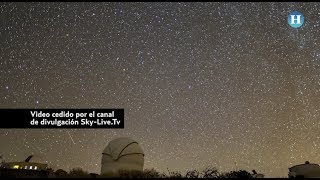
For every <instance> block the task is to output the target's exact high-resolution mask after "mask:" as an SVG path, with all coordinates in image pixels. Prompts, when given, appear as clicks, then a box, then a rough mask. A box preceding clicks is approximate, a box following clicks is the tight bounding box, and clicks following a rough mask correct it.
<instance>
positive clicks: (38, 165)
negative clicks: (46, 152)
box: [2, 155, 48, 171]
mask: <svg viewBox="0 0 320 180" xmlns="http://www.w3.org/2000/svg"><path fill="white" fill-rule="evenodd" d="M33 157H34V156H33V155H30V156H29V157H28V158H27V159H26V160H24V161H19V162H6V163H3V164H2V166H3V168H6V169H26V170H36V171H41V170H47V168H48V165H47V164H46V163H44V162H41V161H37V160H36V158H34V159H33V161H30V160H31V158H33Z"/></svg>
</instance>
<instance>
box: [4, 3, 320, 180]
mask: <svg viewBox="0 0 320 180" xmlns="http://www.w3.org/2000/svg"><path fill="white" fill-rule="evenodd" d="M292 11H299V12H301V13H302V14H303V15H304V18H305V23H304V25H303V26H302V27H301V28H299V29H294V28H291V27H290V26H289V25H288V23H287V16H288V14H289V13H290V12H292ZM0 14H1V16H0V54H1V56H0V108H124V109H125V128H124V129H70V130H66V129H0V155H3V156H4V159H5V160H6V161H22V160H24V159H25V158H26V157H27V156H28V155H30V154H32V153H33V154H36V155H39V156H42V157H44V158H45V159H46V160H47V161H48V163H49V164H50V166H51V167H54V168H55V169H57V168H62V169H65V170H69V169H70V168H74V167H81V168H83V169H84V170H87V171H89V172H96V173H100V161H101V153H102V150H103V149H104V147H105V146H106V145H107V143H108V142H109V141H111V140H112V139H114V138H117V137H121V136H128V137H130V138H132V139H134V140H136V141H138V142H139V143H140V144H141V146H142V148H143V149H144V151H145V168H151V167H152V168H155V169H156V170H159V171H162V172H165V173H167V172H168V171H167V168H168V169H169V170H170V171H174V170H177V171H181V172H182V173H184V172H185V171H186V170H191V169H202V168H204V167H207V166H214V167H216V168H218V170H219V171H230V170H235V169H244V170H247V171H251V170H252V169H256V170H257V172H258V173H264V174H265V175H266V176H267V177H278V176H283V177H284V176H287V174H288V168H289V167H290V166H292V165H296V164H300V163H304V162H305V161H306V160H309V161H310V162H312V163H317V164H319V163H320V31H319V30H320V3H302V2H295V3H294V2H286V3H276V2H274V3H271V2H270V3H258V2H256V3H249V2H246V3H245V2H243V3H236V2H233V3H225V2H220V3H204V2H201V3H200V2H199V3H174V2H172V3H168V2H158V3H151V2H150V3H147V2H144V3H142V2H140V3H138V2H132V3H129V2H122V3H119V2H118V3H110V2H104V3H98V2H91V3H87V2H78V3H71V2H51V3H50V2H46V3H39V2H33V3H26V2H11V3H8V2H7V3H0ZM6 121H10V119H4V118H1V122H2V123H5V122H6ZM17 123H18V122H17Z"/></svg>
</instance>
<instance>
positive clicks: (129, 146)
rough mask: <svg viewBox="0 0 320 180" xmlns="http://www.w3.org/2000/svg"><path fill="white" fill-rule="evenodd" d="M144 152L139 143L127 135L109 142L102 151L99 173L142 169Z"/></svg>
mask: <svg viewBox="0 0 320 180" xmlns="http://www.w3.org/2000/svg"><path fill="white" fill-rule="evenodd" d="M143 165H144V152H143V150H142V148H141V147H140V145H139V144H138V143H137V142H136V141H135V140H132V139H130V138H127V137H121V138H117V139H114V140H112V141H110V142H109V144H108V145H107V147H106V148H105V149H104V150H103V152H102V160H101V174H106V173H117V172H118V171H119V170H120V169H125V170H138V171H142V170H143Z"/></svg>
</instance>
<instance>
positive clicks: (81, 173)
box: [69, 168, 90, 177]
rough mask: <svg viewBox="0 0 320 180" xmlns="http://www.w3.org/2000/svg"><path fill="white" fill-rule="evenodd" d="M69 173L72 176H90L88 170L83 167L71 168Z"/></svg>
mask: <svg viewBox="0 0 320 180" xmlns="http://www.w3.org/2000/svg"><path fill="white" fill-rule="evenodd" d="M69 175H70V176H71V177H90V175H89V173H88V172H87V171H84V170H82V168H73V169H71V170H70V172H69Z"/></svg>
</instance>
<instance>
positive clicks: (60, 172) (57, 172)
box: [54, 169, 68, 177]
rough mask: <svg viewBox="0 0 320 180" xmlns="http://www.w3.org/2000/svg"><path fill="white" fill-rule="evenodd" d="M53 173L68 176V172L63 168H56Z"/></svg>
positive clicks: (58, 175)
mask: <svg viewBox="0 0 320 180" xmlns="http://www.w3.org/2000/svg"><path fill="white" fill-rule="evenodd" d="M54 175H55V176H56V177H67V176H68V172H67V171H65V170H63V169H58V170H56V172H54Z"/></svg>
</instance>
